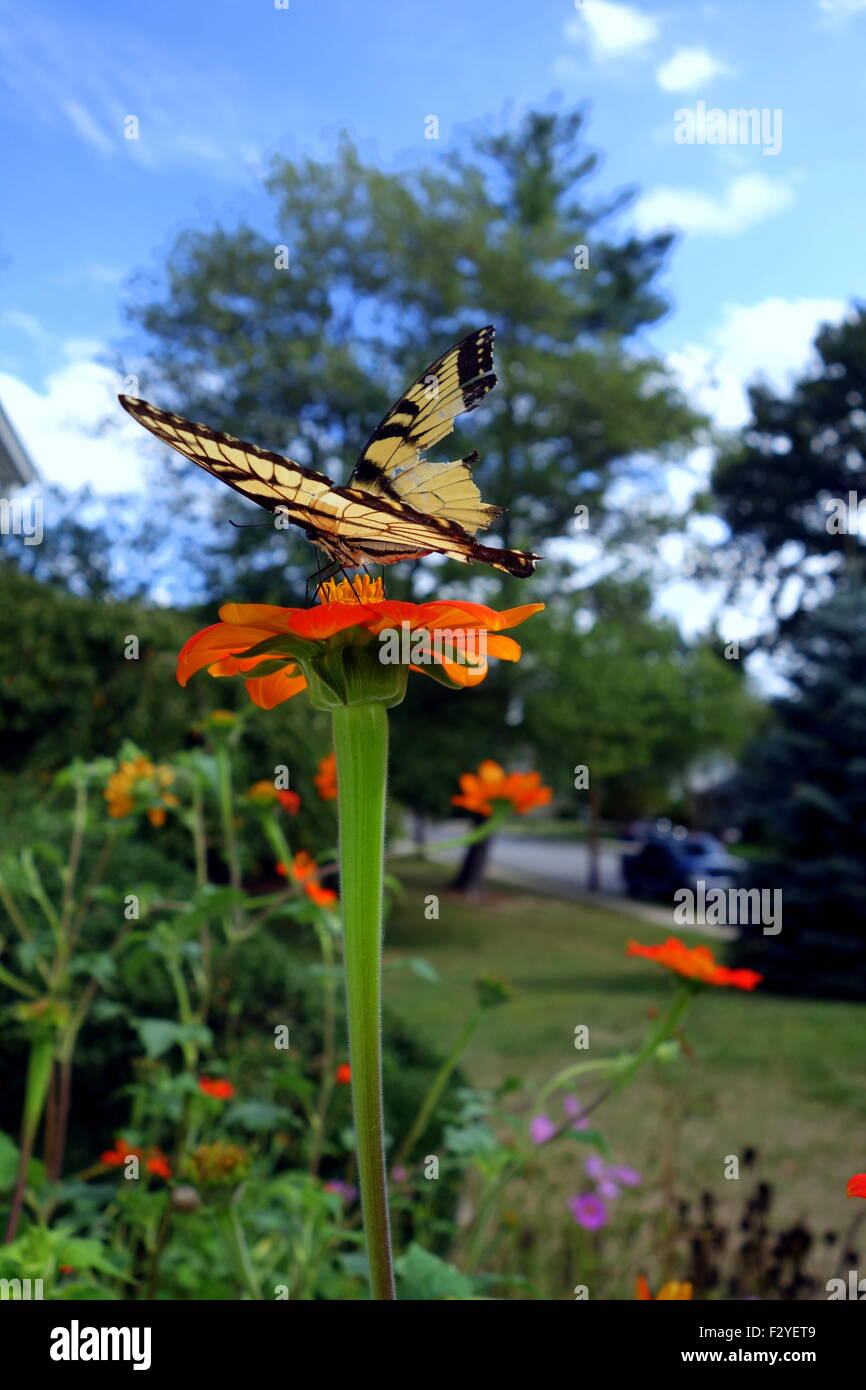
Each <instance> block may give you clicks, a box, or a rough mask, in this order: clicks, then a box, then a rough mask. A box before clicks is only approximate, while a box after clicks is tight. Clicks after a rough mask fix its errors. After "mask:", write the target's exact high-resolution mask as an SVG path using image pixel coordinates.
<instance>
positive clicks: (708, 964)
mask: <svg viewBox="0 0 866 1390" xmlns="http://www.w3.org/2000/svg"><path fill="white" fill-rule="evenodd" d="M626 955H627V956H644V957H645V958H646V959H647V960H654V961H655V962H656V964H658V965H663V966H665V967H666V968H667V969H668V970H672V971H673V972H674V973H675V974H676V975H682V976H683V978H684V979H687V980H693V981H694V982H695V983H696V984H701V985H730V986H732V987H733V988H734V989H754V988H755V986H756V985H759V984H760V983H761V981H762V979H763V978H764V977H763V975H758V974H757V972H756V971H754V970H729V969H728V968H727V966H725V965H719V964H718V963H717V961H716V959H715V957H714V956H713V953H712V951H711V950H710V948H709V946H686V945H685V944H684V943H683V942H682V941H679V940H678V939H677V937H675V936H669V937H668V939H667V941H665V942H663V943H662V944H661V945H660V946H644V945H642V943H641V942H640V941H630V942H629V943H628V947H627V949H626Z"/></svg>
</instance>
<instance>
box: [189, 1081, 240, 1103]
mask: <svg viewBox="0 0 866 1390" xmlns="http://www.w3.org/2000/svg"><path fill="white" fill-rule="evenodd" d="M198 1088H199V1090H200V1091H203V1092H204V1094H205V1095H206V1096H213V1098H214V1100H231V1098H232V1096H233V1095H234V1093H235V1088H234V1086H233V1085H232V1083H231V1082H230V1081H226V1080H225V1078H219V1077H211V1076H202V1077H200V1079H199V1083H198Z"/></svg>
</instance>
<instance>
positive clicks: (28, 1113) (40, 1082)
mask: <svg viewBox="0 0 866 1390" xmlns="http://www.w3.org/2000/svg"><path fill="white" fill-rule="evenodd" d="M53 1063H54V1038H53V1036H52V1035H51V1034H48V1035H46V1034H42V1035H41V1036H40V1037H38V1038H34V1039H33V1041H32V1042H31V1044H30V1058H29V1061H28V1064H27V1082H26V1086H25V1090H24V1114H23V1118H22V1122H21V1152H20V1157H19V1160H18V1173H17V1175H16V1179H15V1189H14V1191H13V1193H12V1202H11V1205H10V1208H9V1224H8V1226H7V1227H6V1242H7V1243H8V1242H9V1241H12V1240H14V1239H15V1236H16V1234H17V1232H18V1222H19V1221H20V1219H21V1212H22V1210H23V1207H24V1192H25V1189H26V1187H27V1169H28V1167H29V1165H30V1159H31V1158H32V1156H33V1145H34V1143H35V1142H36V1134H37V1132H38V1129H39V1122H40V1120H41V1119H42V1112H43V1110H44V1109H45V1101H46V1099H47V1097H48V1084H49V1082H50V1080H51V1071H52V1067H53Z"/></svg>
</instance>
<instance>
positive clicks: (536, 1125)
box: [529, 1115, 556, 1144]
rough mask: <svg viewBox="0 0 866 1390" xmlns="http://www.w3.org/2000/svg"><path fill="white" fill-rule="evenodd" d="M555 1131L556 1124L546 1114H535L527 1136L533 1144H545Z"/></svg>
mask: <svg viewBox="0 0 866 1390" xmlns="http://www.w3.org/2000/svg"><path fill="white" fill-rule="evenodd" d="M555 1133H556V1125H555V1124H554V1123H553V1121H552V1120H549V1119H548V1118H547V1116H546V1115H535V1116H533V1119H532V1121H531V1123H530V1126H529V1137H530V1139H531V1140H532V1142H533V1144H546V1143H547V1141H548V1139H552V1138H553V1136H554V1134H555Z"/></svg>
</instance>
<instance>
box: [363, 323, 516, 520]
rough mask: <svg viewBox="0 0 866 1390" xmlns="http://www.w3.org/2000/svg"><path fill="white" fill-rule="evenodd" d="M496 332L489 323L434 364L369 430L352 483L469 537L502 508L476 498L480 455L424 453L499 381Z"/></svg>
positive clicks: (444, 435) (477, 496) (468, 336)
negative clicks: (438, 457)
mask: <svg viewBox="0 0 866 1390" xmlns="http://www.w3.org/2000/svg"><path fill="white" fill-rule="evenodd" d="M493 337H494V328H493V326H492V325H491V324H487V326H486V327H484V328H478V329H476V330H475V332H473V333H470V334H468V335H467V337H465V338H463V339H462V341H461V342H459V343H456V344H455V345H454V347H451V348H449V349H448V351H447V352H443V354H442V356H441V357H438V358H437V359H436V361H435V362H431V364H430V366H429V367H427V368H426V369H425V371H423V372H422V373H421V375H420V376H419V377H418V378H417V380H416V381H414V382H413V383H412V385H411V386H410V387H409V389H408V390H407V391H406V392H405V394H404V395H402V396H401V397H400V399H399V401H397V403H396V405H394V406H392V407H391V409H390V410H389V411H388V414H387V415H386V416H385V418H384V419H383V420H382V421H381V422H380V423H379V424H378V425H377V426H376V428H375V429H374V431H373V433H372V434H371V435H370V438H369V439H368V440H367V443H366V444H365V446H364V448H363V450H362V452H361V456H360V458H359V459H358V462H357V463H356V465H355V468H354V470H353V472H352V476H351V478H350V479H349V486H350V487H352V486H355V487H361V488H363V489H364V490H365V491H366V492H369V493H371V494H372V495H373V496H377V497H389V498H391V499H392V500H397V499H401V500H402V501H405V502H408V503H409V505H410V506H411V507H414V508H415V509H416V510H417V511H419V512H423V513H424V514H425V515H426V516H438V517H443V518H446V519H448V520H451V521H456V522H458V523H459V525H461V526H462V527H463V529H464V530H465V531H466V532H467V533H468V534H470V535H472V534H474V532H475V531H477V530H478V528H479V527H482V526H489V525H490V523H491V521H492V520H493V518H494V517H496V516H499V515H500V513H501V511H502V509H501V507H493V506H490V505H488V504H486V503H484V502H482V501H481V494H480V492H479V491H478V488H477V486H476V484H475V482H474V481H473V478H472V474H471V472H470V468H469V465H470V464H472V463H474V462H475V461H476V459H477V458H478V455H477V454H470V455H468V457H466V458H463V459H457V460H455V461H452V462H449V463H434V462H430V461H428V460H426V459H424V458H422V454H423V453H424V451H425V450H427V449H429V448H431V447H432V446H433V445H435V444H438V443H439V441H440V440H442V439H444V438H445V437H446V436H447V435H449V434H450V433H451V431H452V430H453V428H454V421H455V419H456V418H457V416H458V415H461V414H463V413H465V412H466V411H469V410H474V409H475V407H476V406H477V405H478V404H479V403H480V402H481V401H482V400H483V399H484V397H485V396H486V395H487V393H488V391H492V390H493V387H494V386H495V385H496V376H495V374H494V372H493Z"/></svg>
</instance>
